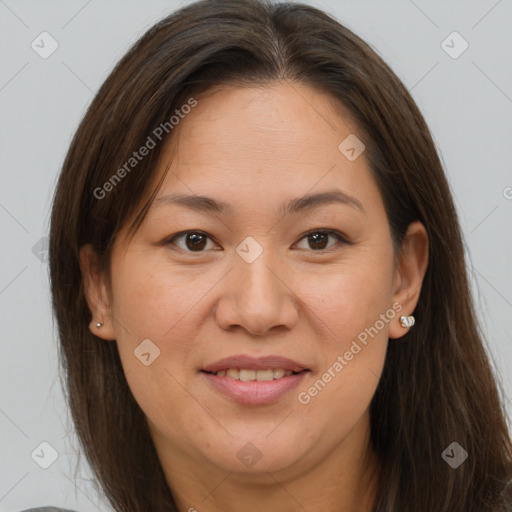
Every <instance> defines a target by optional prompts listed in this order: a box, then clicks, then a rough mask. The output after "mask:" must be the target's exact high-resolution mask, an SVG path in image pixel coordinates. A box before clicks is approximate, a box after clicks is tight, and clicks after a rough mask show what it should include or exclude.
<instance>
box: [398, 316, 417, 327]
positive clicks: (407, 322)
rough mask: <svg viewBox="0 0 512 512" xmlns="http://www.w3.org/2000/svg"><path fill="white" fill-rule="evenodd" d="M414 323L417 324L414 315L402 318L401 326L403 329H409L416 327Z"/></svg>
mask: <svg viewBox="0 0 512 512" xmlns="http://www.w3.org/2000/svg"><path fill="white" fill-rule="evenodd" d="M414 322H415V320H414V317H413V316H412V315H409V316H401V317H400V325H401V326H402V327H407V329H409V328H410V327H412V326H413V325H414Z"/></svg>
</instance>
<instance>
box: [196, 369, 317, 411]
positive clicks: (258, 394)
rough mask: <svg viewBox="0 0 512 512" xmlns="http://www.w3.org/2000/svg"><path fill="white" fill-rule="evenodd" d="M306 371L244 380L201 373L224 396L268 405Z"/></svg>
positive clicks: (297, 382) (297, 381)
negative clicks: (283, 375) (271, 378)
mask: <svg viewBox="0 0 512 512" xmlns="http://www.w3.org/2000/svg"><path fill="white" fill-rule="evenodd" d="M231 368H233V367H231ZM244 368H247V367H244ZM281 368H282V367H281ZM221 369H222V368H221ZM247 369H252V368H247ZM308 373H309V370H305V371H301V372H300V373H294V374H292V375H289V376H287V377H281V378H280V379H275V380H266V381H258V380H253V381H247V382H244V381H242V380H238V379H232V378H231V377H227V376H225V377H219V376H217V375H215V374H213V373H206V371H203V370H202V371H201V374H202V375H204V377H205V378H206V380H207V382H208V383H209V384H210V385H211V386H212V387H213V388H214V389H215V390H216V391H220V393H222V394H223V395H224V396H227V397H228V398H231V399H233V400H235V401H236V402H238V403H240V404H242V405H268V404H272V403H276V402H278V401H279V400H280V399H281V398H282V397H283V396H284V395H285V394H286V393H288V392H289V391H290V390H292V389H293V388H295V387H296V386H298V385H299V383H300V382H301V381H302V379H303V378H304V377H305V376H306V375H307V374H308Z"/></svg>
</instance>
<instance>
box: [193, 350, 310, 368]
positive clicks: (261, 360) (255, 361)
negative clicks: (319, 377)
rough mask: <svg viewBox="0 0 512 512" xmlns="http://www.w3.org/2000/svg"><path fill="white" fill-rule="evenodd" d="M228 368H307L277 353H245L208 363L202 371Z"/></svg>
mask: <svg viewBox="0 0 512 512" xmlns="http://www.w3.org/2000/svg"><path fill="white" fill-rule="evenodd" d="M229 368H238V369H245V370H270V369H273V368H282V369H283V370H292V371H293V372H301V371H302V370H308V368H307V366H305V365H304V364H301V363H298V362H296V361H292V360H291V359H288V358H287V357H281V356H277V355H269V356H263V357H253V356H249V355H247V354H239V355H234V356H230V357H225V358H224V359H220V360H219V361H216V362H215V363H212V364H209V365H207V366H205V367H204V368H202V371H204V372H212V373H214V372H218V371H220V370H228V369H229Z"/></svg>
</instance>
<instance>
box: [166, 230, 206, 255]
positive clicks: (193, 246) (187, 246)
mask: <svg viewBox="0 0 512 512" xmlns="http://www.w3.org/2000/svg"><path fill="white" fill-rule="evenodd" d="M181 239H183V241H184V246H181V245H180V244H177V243H176V240H181ZM208 240H211V238H210V237H209V236H208V235H207V234H206V233H203V232H202V231H185V232H183V233H178V234H176V235H174V236H172V237H171V238H168V239H167V240H166V241H165V243H166V244H174V245H176V246H177V247H179V248H180V249H183V250H184V251H187V252H203V249H205V248H208V247H206V246H207V245H208Z"/></svg>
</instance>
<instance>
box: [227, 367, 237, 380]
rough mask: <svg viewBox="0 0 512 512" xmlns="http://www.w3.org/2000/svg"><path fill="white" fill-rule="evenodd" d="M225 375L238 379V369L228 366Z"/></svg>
mask: <svg viewBox="0 0 512 512" xmlns="http://www.w3.org/2000/svg"><path fill="white" fill-rule="evenodd" d="M226 375H227V376H228V377H231V378H232V379H240V371H239V370H237V369H236V368H230V369H229V370H227V372H226Z"/></svg>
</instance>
